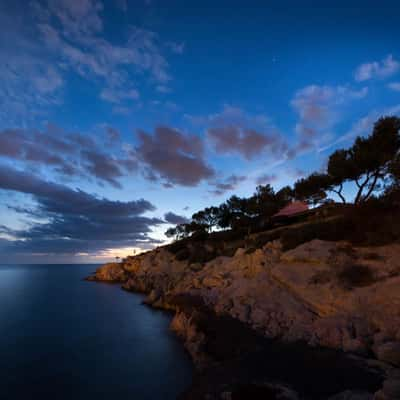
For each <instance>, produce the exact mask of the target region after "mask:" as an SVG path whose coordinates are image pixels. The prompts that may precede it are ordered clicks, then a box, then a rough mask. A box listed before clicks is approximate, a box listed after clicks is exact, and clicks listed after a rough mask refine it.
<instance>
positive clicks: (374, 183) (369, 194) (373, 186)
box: [364, 170, 380, 200]
mask: <svg viewBox="0 0 400 400" xmlns="http://www.w3.org/2000/svg"><path fill="white" fill-rule="evenodd" d="M379 176H380V171H379V170H378V171H376V172H375V175H374V180H373V181H372V183H371V186H370V188H369V190H368V192H367V194H366V195H365V197H364V200H367V199H368V198H369V197H370V196H371V194H372V192H373V191H374V189H375V187H376V184H377V182H378V179H379Z"/></svg>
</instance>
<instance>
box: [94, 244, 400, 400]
mask: <svg viewBox="0 0 400 400" xmlns="http://www.w3.org/2000/svg"><path fill="white" fill-rule="evenodd" d="M333 248H335V251H338V254H336V257H337V258H340V257H344V255H345V253H346V252H348V248H347V247H346V245H345V244H343V243H339V244H338V243H332V242H322V241H318V240H317V241H312V242H310V243H306V244H305V245H301V246H299V247H298V248H296V249H293V250H290V251H287V252H283V251H282V250H281V249H280V247H279V243H276V242H274V243H268V244H267V245H265V246H263V247H262V248H259V249H256V250H254V251H251V252H246V250H245V249H237V250H236V252H235V254H234V255H233V256H232V257H217V258H216V259H213V260H211V261H208V262H205V263H203V264H200V265H199V263H190V262H189V261H187V260H178V259H177V258H178V257H176V255H174V254H173V252H171V251H170V249H169V248H168V247H161V248H157V249H155V250H153V251H150V252H147V253H144V254H141V255H138V256H135V257H128V258H127V259H125V260H124V261H123V262H122V263H111V264H106V265H105V266H103V267H100V268H99V269H98V270H97V271H96V273H95V274H94V275H92V276H90V277H88V280H91V281H109V282H116V283H120V284H122V287H123V288H124V289H125V290H130V291H135V292H141V293H144V294H146V295H147V297H146V299H145V301H144V302H145V303H146V304H147V305H149V306H152V307H156V308H161V309H164V310H168V311H173V312H174V313H175V315H174V317H173V319H172V322H171V329H172V330H173V331H174V332H175V333H176V334H177V335H178V336H179V337H180V338H181V339H182V341H183V343H184V346H185V348H186V349H187V351H188V352H189V354H190V355H191V357H192V359H193V362H194V364H195V366H196V369H197V372H196V373H195V375H194V378H193V383H192V385H191V387H190V388H188V390H187V391H186V392H185V393H183V394H182V395H181V396H180V397H179V398H180V399H182V400H184V399H203V398H209V399H240V398H254V399H256V398H258V397H257V396H266V395H270V396H275V397H271V398H282V399H300V398H301V399H303V398H305V399H331V398H332V399H382V400H389V399H390V400H392V399H396V398H398V397H394V396H397V393H399V392H398V390H399V377H400V375H399V373H398V371H399V370H398V369H397V368H398V366H399V364H397V363H398V362H399V359H398V358H397V357H398V353H396V352H395V351H396V349H397V347H396V346H397V345H398V341H397V337H396V334H397V332H394V331H393V327H396V326H398V325H396V322H397V320H396V317H397V316H396V315H394V314H393V309H387V310H386V311H385V313H382V310H381V315H380V316H379V317H380V320H379V321H374V323H375V326H374V327H373V329H372V327H371V326H369V325H370V322H371V321H368V320H367V319H366V318H364V317H363V316H366V315H368V313H370V312H372V311H375V310H372V309H365V310H363V312H364V314H363V315H362V314H361V312H360V305H357V307H356V308H357V312H356V311H355V308H354V307H353V308H351V307H350V305H351V304H352V303H354V298H361V297H360V296H361V295H362V294H363V292H365V293H364V296H371V293H375V298H376V296H377V293H378V294H379V296H382V293H387V294H386V295H385V296H390V293H392V292H389V291H388V288H390V287H392V286H393V285H394V286H396V285H397V284H398V281H397V279H398V277H397V276H389V277H388V278H385V279H383V278H382V279H380V280H377V282H375V283H374V284H370V285H366V286H361V287H359V288H358V287H357V288H353V289H352V290H351V291H350V290H349V289H348V288H344V289H343V288H338V287H336V286H335V285H333V284H332V283H331V285H330V286H329V287H327V285H326V282H325V283H322V284H321V282H324V279H325V280H326V276H325V277H324V279H322V278H321V276H324V273H325V272H326V271H325V270H324V268H325V267H326V265H327V264H329V263H328V261H327V258H328V255H329V257H331V254H332V252H333V250H332V249H333ZM343 249H345V251H344V252H342V251H341V250H343ZM391 250H392V252H393V254H394V255H395V254H396V252H397V251H398V249H397V248H395V249H394V250H393V249H391ZM391 250H390V249H389V248H388V247H387V246H386V248H382V249H380V250H378V252H379V251H382V252H385V254H386V257H389V256H390V254H392V253H390V251H391ZM355 251H359V252H364V253H365V254H367V252H368V251H370V250H368V249H362V250H360V249H355ZM374 251H377V250H376V249H374ZM342 253H343V254H342ZM397 254H398V253H397ZM388 255H389V256H388ZM369 262H370V264H371V260H370V261H369ZM387 264H388V265H390V262H388V263H387ZM299 265H300V266H303V267H306V268H307V274H306V275H307V279H309V278H310V276H314V275H316V274H317V277H316V280H317V281H318V282H317V283H313V284H309V285H306V286H307V287H303V286H302V284H301V282H300V283H299V282H298V280H299V275H298V274H294V270H293V266H295V268H296V269H299ZM227 271H229V273H228V272H227ZM310 274H311V275H310ZM318 274H319V275H318ZM301 275H302V276H303V275H304V268H303V269H302V271H301ZM325 275H326V274H325ZM289 278H290V279H289ZM317 278H318V279H317ZM294 282H295V283H296V285H297V286H296V285H295V284H294ZM394 286H393V287H394ZM299 288H301V290H300V289H299ZM339 292H341V295H342V298H339V297H337V296H338V293H339ZM322 295H323V296H325V298H326V299H330V300H329V302H326V303H324V300H323V298H321V296H322ZM334 297H336V300H335V299H334ZM375 298H374V299H375ZM374 299H371V302H370V304H372V303H373V301H372V300H374ZM387 299H388V300H389V298H387ZM380 300H381V301H380V303H379V304H383V305H384V306H386V304H385V302H382V301H383V300H382V298H380ZM228 303H229V306H228ZM328 303H329V304H328ZM261 306H262V307H264V308H263V309H262V308H261ZM339 306H340V307H339ZM363 306H364V308H365V307H368V306H367V305H366V304H363ZM340 308H341V309H340ZM344 311H346V312H344ZM271 314H272V315H271ZM384 314H385V315H384ZM388 315H390V317H391V320H392V322H393V324H394V325H393V324H392V325H390V323H388V320H387V318H386V317H387V316H388ZM393 320H394V321H393ZM377 323H380V326H379V327H378V328H379V329H378V328H377V325H376V324H377ZM379 340H381V343H379ZM393 349H394V350H395V351H393ZM310 360H312V361H310ZM382 387H383V389H382ZM393 393H394V396H393V395H392V394H393ZM206 396H208V397H206ZM279 396H280V397H279ZM335 396H342V397H335ZM346 396H347V397H346ZM355 396H359V397H355ZM360 396H362V397H360Z"/></svg>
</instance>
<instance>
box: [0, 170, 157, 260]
mask: <svg viewBox="0 0 400 400" xmlns="http://www.w3.org/2000/svg"><path fill="white" fill-rule="evenodd" d="M0 190H7V191H15V192H20V193H25V194H28V195H31V196H32V197H33V199H34V200H35V202H36V204H37V207H36V209H34V210H33V211H32V210H30V209H26V208H20V209H19V210H16V209H14V211H18V212H21V213H23V214H26V215H28V216H34V217H35V218H38V217H41V219H42V221H41V222H40V223H30V224H29V226H28V228H27V229H26V230H11V229H9V228H7V234H8V235H9V236H13V237H14V239H16V240H15V241H13V242H11V243H9V250H12V251H14V252H22V253H26V252H34V253H38V252H39V253H42V252H43V253H63V254H65V253H71V254H76V253H77V252H82V251H87V252H93V251H98V250H104V249H108V248H113V247H124V246H137V245H140V244H141V243H150V244H151V243H155V242H156V241H153V239H151V238H150V236H149V234H150V233H151V230H152V228H153V227H156V226H158V225H160V224H162V223H164V221H162V220H160V219H157V218H150V217H146V216H144V215H143V214H144V213H146V212H149V211H154V210H155V207H154V206H153V205H152V204H151V203H150V202H148V201H146V200H144V199H140V200H136V201H128V202H120V201H112V200H108V199H105V198H99V197H96V196H94V195H92V194H88V193H86V192H83V191H81V190H72V189H70V188H68V187H66V186H64V185H60V184H56V183H52V182H48V181H45V180H42V179H41V178H39V177H37V176H35V175H32V174H30V173H28V172H23V171H19V170H16V169H13V168H10V167H7V166H4V165H0ZM4 230H5V228H4V227H3V232H4Z"/></svg>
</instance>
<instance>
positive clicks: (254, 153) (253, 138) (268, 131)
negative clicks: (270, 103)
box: [185, 105, 287, 160]
mask: <svg viewBox="0 0 400 400" xmlns="http://www.w3.org/2000/svg"><path fill="white" fill-rule="evenodd" d="M185 118H186V119H187V120H188V121H189V122H191V123H192V124H193V125H197V126H204V127H205V128H206V131H207V138H208V139H209V140H210V142H211V143H212V145H213V147H214V150H215V151H216V152H217V153H218V154H239V155H240V156H241V157H243V158H245V159H246V160H251V159H254V158H256V157H258V156H260V155H262V154H264V155H267V154H269V155H274V154H279V153H282V152H286V150H287V144H286V142H285V140H284V138H283V136H282V135H280V134H279V132H278V131H277V129H276V128H274V127H273V126H272V125H271V124H270V121H269V119H268V118H267V117H266V116H265V115H262V114H249V113H247V112H245V111H244V110H242V109H241V108H238V107H232V106H229V105H225V106H224V108H223V110H222V111H221V112H220V113H217V114H210V115H207V116H191V115H185Z"/></svg>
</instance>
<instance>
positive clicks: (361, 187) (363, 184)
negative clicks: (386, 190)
mask: <svg viewBox="0 0 400 400" xmlns="http://www.w3.org/2000/svg"><path fill="white" fill-rule="evenodd" d="M370 178H371V176H370V174H369V173H368V174H367V176H366V177H365V180H364V182H363V183H361V185H360V184H359V182H358V179H356V183H357V186H358V188H359V189H358V192H357V196H356V198H355V199H354V204H358V203H359V202H360V200H361V198H362V192H363V190H364V188H365V185H367V184H368V182H369V180H370Z"/></svg>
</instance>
